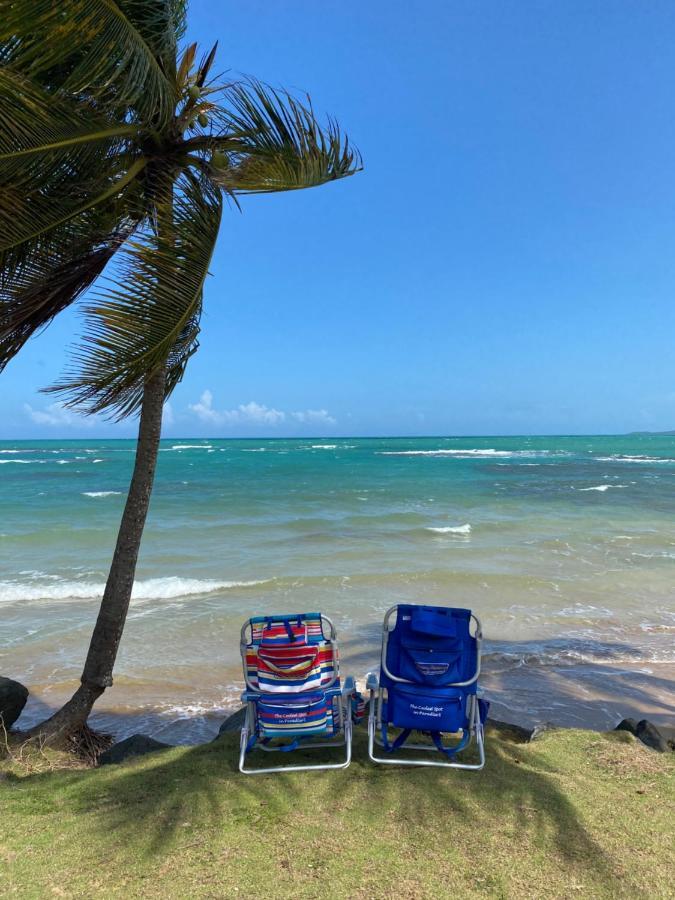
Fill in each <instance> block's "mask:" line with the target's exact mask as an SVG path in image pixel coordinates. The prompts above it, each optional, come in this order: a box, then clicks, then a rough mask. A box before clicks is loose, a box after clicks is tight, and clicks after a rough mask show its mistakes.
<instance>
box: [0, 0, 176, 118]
mask: <svg viewBox="0 0 675 900" xmlns="http://www.w3.org/2000/svg"><path fill="white" fill-rule="evenodd" d="M180 7H181V4H176V3H174V2H172V0H161V2H160V0H148V2H141V0H67V2H61V3H59V2H55V0H30V2H19V3H17V2H14V0H0V64H4V65H9V66H11V67H13V68H15V69H16V70H18V71H21V72H23V73H24V74H25V75H26V76H27V77H28V78H31V79H34V80H39V81H41V82H42V83H46V82H48V83H49V87H50V89H59V90H61V91H63V92H66V93H70V94H75V95H86V96H87V97H90V98H93V99H95V100H96V101H97V102H98V103H99V104H104V105H105V104H110V106H111V108H114V109H115V110H117V111H120V110H122V109H125V108H126V109H129V110H130V111H131V113H132V114H133V115H135V116H136V117H137V118H139V119H141V120H142V121H143V122H144V123H146V124H148V123H153V122H156V123H159V124H161V123H166V122H168V121H169V119H170V117H171V115H172V113H173V109H174V106H175V102H176V92H175V83H174V75H175V41H176V29H175V23H174V15H175V13H177V14H178V17H179V19H180V18H181V16H182V15H183V14H182V13H181V12H180ZM181 22H182V19H181ZM180 27H181V28H182V27H183V26H182V24H181V25H180ZM172 54H173V64H172V63H171V55H172Z"/></svg>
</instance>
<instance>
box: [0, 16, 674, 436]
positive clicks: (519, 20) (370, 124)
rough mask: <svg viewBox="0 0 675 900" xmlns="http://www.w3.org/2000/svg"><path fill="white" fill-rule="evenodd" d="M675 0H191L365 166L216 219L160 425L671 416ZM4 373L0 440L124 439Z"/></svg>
mask: <svg viewBox="0 0 675 900" xmlns="http://www.w3.org/2000/svg"><path fill="white" fill-rule="evenodd" d="M674 33H675V6H674V5H673V4H672V2H671V0H663V2H659V0H652V2H650V3H649V4H645V3H643V2H640V0H635V2H627V0H596V2H592V3H591V2H588V0H583V2H576V0H565V2H564V3H561V2H559V0H550V2H545V0H538V2H535V0H513V2H512V0H491V2H486V0H478V2H477V0H452V2H449V0H427V2H419V3H415V4H412V3H410V2H401V0H386V2H385V0H369V2H368V3H364V2H362V0H360V2H351V0H347V2H345V0H341V2H339V3H338V2H334V0H322V2H321V3H316V2H313V0H293V2H291V0H285V2H281V0H273V2H270V0H247V2H246V3H237V2H225V0H223V2H220V3H213V2H208V0H192V4H191V32H190V34H189V37H190V38H191V39H193V40H197V41H199V42H200V43H203V44H204V45H207V44H210V42H212V41H213V40H214V39H215V38H216V37H217V38H219V39H220V46H219V61H220V65H221V67H222V68H226V67H229V68H230V69H231V70H232V71H233V72H234V73H237V72H243V73H250V74H255V75H257V76H258V77H260V78H262V79H264V80H267V81H270V82H272V83H273V84H275V85H283V86H286V87H288V88H291V89H294V90H298V91H305V90H306V91H309V92H310V94H311V96H312V100H313V103H314V106H315V108H316V109H317V110H319V111H323V110H325V111H326V112H330V113H331V114H333V115H335V116H336V117H337V118H338V119H339V121H340V122H341V124H342V125H343V126H344V127H345V128H346V129H347V131H348V132H349V134H350V137H351V138H352V139H353V140H354V142H355V143H356V144H357V145H358V146H359V148H360V150H361V151H362V154H363V157H364V161H365V166H366V168H365V171H364V172H363V173H362V174H360V175H358V176H356V177H355V178H351V179H347V180H346V181H343V182H340V183H337V184H332V185H327V186H325V187H323V188H320V189H317V190H312V191H306V192H299V193H292V194H288V195H279V196H268V197H256V198H249V199H247V200H246V201H245V202H244V204H243V207H244V211H243V214H239V213H237V212H236V211H232V212H230V213H229V214H227V215H226V216H225V219H224V224H223V228H222V231H221V236H220V241H219V245H218V249H217V251H216V257H215V260H214V264H213V277H212V278H211V279H210V280H209V283H208V286H207V290H206V312H205V315H204V319H203V335H202V341H201V344H202V346H201V350H200V352H199V354H198V355H197V356H196V357H195V358H194V359H193V360H192V362H191V364H190V368H189V370H188V373H187V375H186V377H185V379H184V381H183V383H182V384H181V385H180V386H179V388H178V389H177V390H176V392H175V394H174V396H173V397H172V399H171V410H170V413H169V417H168V421H167V423H166V426H165V433H166V435H167V436H188V435H190V436H197V435H204V436H219V435H222V436H229V435H232V436H243V435H254V436H258V435H270V436H274V435H279V436H282V435H289V434H317V435H319V434H354V435H358V434H498V433H503V434H522V433H572V432H587V433H588V432H621V431H626V430H633V429H653V430H658V429H666V428H674V427H675V355H674V354H673V349H672V343H673V333H674V332H675V328H674V326H675V302H674V301H675V115H674V112H675V100H674V99H673V84H675V55H674V54H673V52H672V36H673V34H674ZM78 328H79V320H78V316H77V314H76V313H72V314H70V313H69V314H67V315H65V316H63V317H62V318H61V319H60V320H59V321H58V322H57V323H55V324H54V325H53V326H52V327H51V329H49V330H48V331H47V332H46V333H45V334H43V335H42V336H40V337H39V338H38V339H36V340H34V341H33V342H31V343H30V344H29V345H28V346H27V347H26V348H25V349H24V350H23V352H22V354H21V357H20V358H19V359H17V360H16V361H15V362H14V363H13V364H12V365H11V366H10V367H9V368H8V369H7V370H6V372H5V373H4V374H3V375H2V376H1V378H2V390H1V391H0V438H19V437H40V436H42V437H52V436H53V437H57V436H59V437H65V436H69V437H78V436H90V435H93V434H99V435H101V436H103V435H107V436H120V437H121V436H126V435H129V434H131V433H133V427H134V426H133V423H129V424H126V425H122V426H111V425H107V424H102V423H100V422H89V423H87V422H84V421H83V420H81V419H80V418H78V417H74V416H72V415H67V414H65V413H64V412H63V411H62V410H60V409H59V408H58V407H54V406H51V404H52V402H53V398H50V397H45V396H44V395H41V394H39V393H38V390H39V388H40V387H42V386H45V385H47V384H49V383H50V381H52V380H54V379H55V378H56V377H57V376H58V375H59V374H60V373H61V372H62V370H63V366H64V360H65V347H67V346H68V345H70V344H72V342H73V340H74V338H75V336H76V334H77V330H78Z"/></svg>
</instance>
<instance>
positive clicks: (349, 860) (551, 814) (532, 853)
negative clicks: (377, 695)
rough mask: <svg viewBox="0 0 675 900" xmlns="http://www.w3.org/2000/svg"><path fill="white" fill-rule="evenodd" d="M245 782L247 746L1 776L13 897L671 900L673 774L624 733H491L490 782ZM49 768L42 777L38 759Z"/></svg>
mask: <svg viewBox="0 0 675 900" xmlns="http://www.w3.org/2000/svg"><path fill="white" fill-rule="evenodd" d="M357 732H359V734H358V736H357V738H356V741H355V748H354V752H355V761H354V762H353V763H352V766H351V768H349V769H348V770H346V771H339V772H323V773H308V774H304V775H303V774H302V773H300V774H296V775H290V774H289V775H277V776H274V775H269V776H259V777H257V778H251V777H245V776H243V775H239V774H238V773H237V772H236V753H237V744H238V741H237V736H236V735H225V736H223V737H222V738H221V739H220V740H218V741H216V742H215V743H213V744H210V745H206V746H202V747H196V748H189V747H188V748H177V749H172V750H168V751H164V752H161V753H157V754H154V755H152V756H148V757H144V758H142V759H136V760H130V761H128V762H127V763H125V764H122V765H117V766H106V767H102V768H100V769H94V770H92V769H88V770H84V769H70V770H54V771H43V772H35V771H33V772H30V771H27V770H26V769H25V768H21V767H18V766H17V765H16V764H14V763H12V762H10V761H8V760H5V761H4V762H0V771H2V772H3V774H2V776H0V895H1V896H3V897H4V896H9V897H35V898H43V897H51V896H55V897H86V898H96V897H101V898H103V897H105V898H109V897H144V898H146V897H150V898H153V897H157V898H174V897H175V898H184V897H213V898H218V897H250V898H258V897H263V896H267V897H272V898H285V897H288V898H290V897H293V898H309V897H316V898H319V897H320V898H330V897H348V898H369V897H373V898H375V897H404V898H408V897H420V898H421V897H429V898H431V897H450V896H454V897H458V898H464V897H485V896H488V897H518V898H520V897H522V898H525V897H526V898H533V897H536V898H544V897H570V896H579V897H583V898H587V897H637V896H642V897H649V898H658V897H675V881H674V873H675V824H674V821H673V809H674V808H675V784H674V778H673V775H674V773H675V763H674V761H673V754H657V753H654V752H652V751H650V750H648V749H647V748H645V747H643V746H642V745H641V744H640V743H637V742H636V741H635V739H634V738H632V736H630V735H628V734H625V733H618V734H612V735H602V734H598V733H594V732H588V731H571V730H570V731H558V732H550V733H547V734H545V735H543V736H542V737H541V738H540V739H539V740H538V741H536V742H534V743H532V744H516V743H511V742H510V741H508V740H506V739H505V738H503V737H501V736H499V735H497V734H490V735H488V744H487V752H488V762H487V766H486V768H485V770H484V771H483V772H479V773H471V772H447V771H443V770H439V769H436V770H433V769H420V768H417V769H403V768H394V767H391V768H388V767H375V766H373V765H371V764H370V763H367V762H366V761H365V760H366V751H365V740H364V735H363V733H362V730H361V729H357ZM39 762H40V765H41V766H43V767H44V766H45V764H46V763H45V761H44V760H41V761H39Z"/></svg>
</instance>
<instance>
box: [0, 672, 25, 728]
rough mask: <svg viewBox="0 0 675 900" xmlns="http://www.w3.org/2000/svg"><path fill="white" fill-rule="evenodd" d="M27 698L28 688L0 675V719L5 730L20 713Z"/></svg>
mask: <svg viewBox="0 0 675 900" xmlns="http://www.w3.org/2000/svg"><path fill="white" fill-rule="evenodd" d="M26 700H28V688H26V687H24V686H23V685H22V684H20V683H19V682H18V681H12V679H11V678H3V677H2V676H1V675H0V719H2V721H3V724H4V726H5V728H6V729H7V731H9V729H10V728H11V727H12V725H13V724H14V723H15V722H16V720H17V719H18V718H19V716H20V715H21V710H22V709H23V708H24V706H25V705H26Z"/></svg>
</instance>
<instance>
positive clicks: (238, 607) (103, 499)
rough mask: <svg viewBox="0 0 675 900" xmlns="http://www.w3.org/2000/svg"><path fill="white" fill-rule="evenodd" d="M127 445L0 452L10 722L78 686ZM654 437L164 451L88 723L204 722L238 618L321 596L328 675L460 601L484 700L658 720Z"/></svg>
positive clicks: (303, 443) (667, 621)
mask: <svg viewBox="0 0 675 900" xmlns="http://www.w3.org/2000/svg"><path fill="white" fill-rule="evenodd" d="M133 449H134V445H133V443H132V442H130V441H109V442H99V441H95V440H93V439H92V440H91V441H89V442H86V441H48V442H17V443H11V442H4V443H0V672H2V673H3V674H7V675H11V676H13V677H17V678H19V679H21V680H24V681H25V682H26V683H27V684H28V685H29V686H30V687H31V689H32V691H33V693H34V697H33V698H32V700H31V702H30V705H29V707H27V710H26V713H25V714H24V723H25V724H29V723H30V722H31V721H34V720H35V719H36V717H38V716H39V715H40V714H42V713H43V712H44V709H45V708H46V706H53V705H54V704H56V703H57V702H60V701H61V699H62V698H64V697H65V696H67V695H68V693H69V691H71V690H72V689H73V687H74V686H75V684H76V682H77V678H78V675H79V671H80V668H81V665H82V661H83V659H84V654H85V652H86V645H87V641H88V638H89V635H90V632H91V628H92V625H93V622H94V619H95V616H96V610H97V601H98V600H99V598H100V595H101V593H102V589H103V582H104V580H105V575H106V567H107V564H108V562H109V559H110V554H111V550H112V547H113V544H114V540H115V535H116V529H117V524H118V521H119V517H120V514H121V511H122V507H123V503H124V495H125V491H126V488H127V484H128V479H129V476H130V472H131V467H132V463H133ZM674 514H675V437H671V436H652V435H636V436H626V437H520V438H518V437H513V438H405V439H400V438H398V439H343V438H341V439H316V440H252V441H218V440H212V441H205V440H191V439H186V440H170V441H163V442H162V448H161V452H160V459H159V465H158V471H157V482H156V487H155V492H154V495H153V501H152V507H151V513H150V516H149V520H148V525H147V528H146V533H145V538H144V543H143V547H142V552H141V559H140V562H139V567H138V572H137V585H136V589H135V595H134V599H133V601H132V606H131V611H130V616H129V621H128V625H127V629H126V632H125V636H124V640H123V646H122V649H121V654H120V659H119V665H118V670H117V676H116V680H115V686H114V687H113V689H112V690H110V691H109V692H107V693H106V695H105V696H104V698H103V699H102V701H101V703H100V709H101V712H100V713H99V722H100V724H102V725H104V726H105V727H109V728H112V729H113V730H115V731H116V732H118V733H126V732H127V731H130V730H139V729H142V728H145V729H146V730H152V731H153V732H154V733H156V734H159V735H160V736H164V737H167V738H171V739H174V740H196V739H198V738H201V737H204V736H206V735H208V734H210V733H212V732H213V730H214V728H215V727H216V725H217V722H218V721H219V719H220V718H222V714H223V710H227V709H229V708H231V707H232V706H233V705H235V704H236V701H237V696H238V693H239V691H240V690H241V677H240V672H239V662H238V631H239V627H240V625H241V623H242V621H243V620H244V619H245V618H246V617H247V616H248V615H251V614H257V613H267V612H272V611H294V610H305V609H317V608H318V609H320V610H322V611H323V612H324V613H326V614H327V615H329V616H330V617H331V618H333V620H334V621H335V623H336V625H337V627H338V629H339V633H340V635H341V638H342V657H343V662H344V668H345V669H347V670H350V671H352V672H353V673H354V674H355V675H356V676H357V677H363V675H364V674H365V672H366V671H367V670H368V669H369V668H371V667H375V666H376V664H377V645H378V642H379V631H380V623H381V621H382V616H383V613H384V611H385V610H386V609H387V608H388V607H389V606H391V605H393V604H394V603H397V602H401V601H424V602H440V603H445V604H449V605H458V606H469V607H471V608H473V609H475V610H476V611H477V612H478V614H479V616H480V617H481V619H482V620H483V625H484V631H485V634H486V637H487V646H486V653H487V656H486V661H485V672H486V677H485V684H486V686H487V688H488V693H489V695H490V696H491V697H492V699H493V701H494V703H495V706H494V710H495V712H496V713H497V714H499V715H502V716H503V717H505V718H511V719H512V720H517V721H528V722H531V721H538V720H541V719H552V720H554V721H560V722H567V723H575V722H579V723H583V724H591V725H595V726H597V727H605V726H608V725H610V724H613V723H614V722H615V721H616V720H617V718H618V717H619V715H621V714H627V713H629V712H636V713H645V714H646V713H648V714H649V715H650V716H652V717H653V718H655V719H656V718H663V719H667V718H670V717H672V715H673V706H672V699H673V686H674V682H673V673H674V672H675V640H674V638H675V592H674V589H673V583H674V581H675V517H674Z"/></svg>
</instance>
